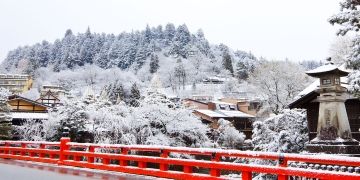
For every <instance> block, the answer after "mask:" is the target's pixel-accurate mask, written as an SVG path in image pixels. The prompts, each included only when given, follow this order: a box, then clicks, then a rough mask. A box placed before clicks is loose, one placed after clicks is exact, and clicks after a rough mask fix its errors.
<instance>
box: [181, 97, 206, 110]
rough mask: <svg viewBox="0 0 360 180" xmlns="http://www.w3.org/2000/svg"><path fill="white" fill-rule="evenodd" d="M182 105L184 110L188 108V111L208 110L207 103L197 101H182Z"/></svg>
mask: <svg viewBox="0 0 360 180" xmlns="http://www.w3.org/2000/svg"><path fill="white" fill-rule="evenodd" d="M182 104H183V105H184V106H185V107H186V108H190V109H208V103H205V102H202V101H198V100H195V99H188V98H187V99H184V100H183V101H182Z"/></svg>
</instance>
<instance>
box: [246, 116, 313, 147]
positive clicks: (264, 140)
mask: <svg viewBox="0 0 360 180" xmlns="http://www.w3.org/2000/svg"><path fill="white" fill-rule="evenodd" d="M253 128H254V129H253V135H252V143H253V146H254V150H255V151H266V152H282V153H298V152H300V151H302V150H303V149H304V147H305V143H306V142H307V141H308V134H307V132H308V129H307V122H306V114H305V113H304V111H297V110H289V109H285V110H283V112H282V113H281V114H279V115H277V116H274V117H270V118H268V119H266V120H265V121H256V122H255V123H254V124H253Z"/></svg>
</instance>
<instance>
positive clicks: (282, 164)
mask: <svg viewBox="0 0 360 180" xmlns="http://www.w3.org/2000/svg"><path fill="white" fill-rule="evenodd" d="M287 164H288V163H287V159H286V158H285V156H284V154H280V155H279V163H278V166H280V167H287ZM288 179H289V176H288V175H282V174H279V175H278V180H288Z"/></svg>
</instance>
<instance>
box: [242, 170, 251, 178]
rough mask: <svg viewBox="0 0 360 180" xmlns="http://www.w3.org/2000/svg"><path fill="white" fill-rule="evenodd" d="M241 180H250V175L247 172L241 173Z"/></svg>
mask: <svg viewBox="0 0 360 180" xmlns="http://www.w3.org/2000/svg"><path fill="white" fill-rule="evenodd" d="M241 179H242V180H251V179H252V173H251V172H248V171H243V172H241Z"/></svg>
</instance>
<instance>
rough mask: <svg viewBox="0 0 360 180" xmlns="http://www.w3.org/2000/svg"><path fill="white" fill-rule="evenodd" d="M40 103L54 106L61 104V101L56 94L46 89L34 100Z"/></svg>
mask: <svg viewBox="0 0 360 180" xmlns="http://www.w3.org/2000/svg"><path fill="white" fill-rule="evenodd" d="M36 102H39V103H41V104H44V105H47V106H50V107H56V106H59V105H61V101H60V99H59V97H58V96H57V95H55V94H54V93H53V92H52V91H50V90H48V91H47V92H46V93H45V92H44V93H41V95H40V98H39V99H37V100H36Z"/></svg>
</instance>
